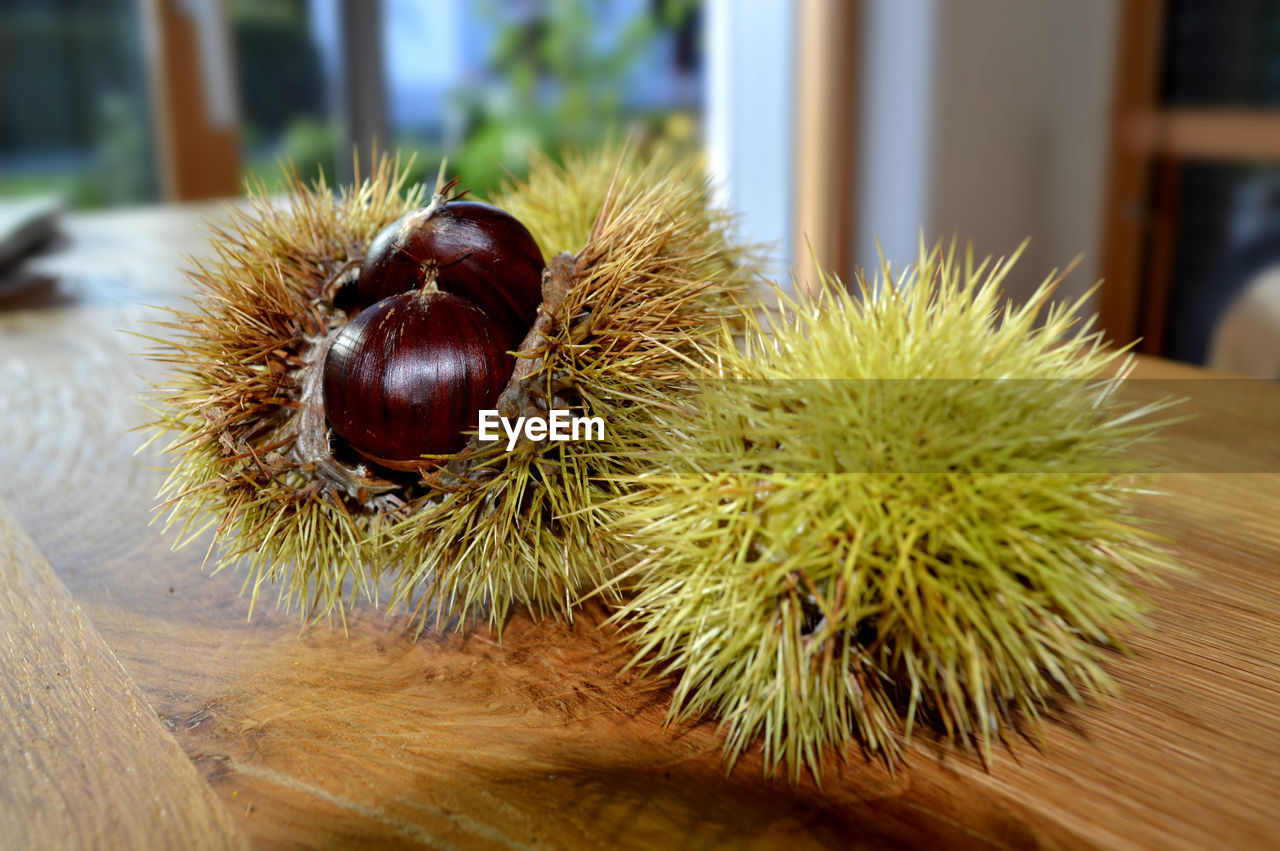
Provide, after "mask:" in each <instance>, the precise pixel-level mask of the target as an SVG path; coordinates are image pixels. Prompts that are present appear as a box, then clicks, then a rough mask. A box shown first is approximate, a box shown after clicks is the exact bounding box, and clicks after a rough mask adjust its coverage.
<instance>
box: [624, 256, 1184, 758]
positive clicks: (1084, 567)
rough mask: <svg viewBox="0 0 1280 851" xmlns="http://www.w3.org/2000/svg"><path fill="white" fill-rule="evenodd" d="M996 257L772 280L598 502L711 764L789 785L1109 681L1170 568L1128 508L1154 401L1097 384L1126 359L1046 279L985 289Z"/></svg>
mask: <svg viewBox="0 0 1280 851" xmlns="http://www.w3.org/2000/svg"><path fill="white" fill-rule="evenodd" d="M1015 257H1016V255H1015ZM1013 260H1014V258H1010V259H1008V260H1003V261H1001V262H998V263H995V264H994V265H992V264H989V263H983V264H978V265H975V263H974V261H973V258H972V257H971V256H969V255H965V256H961V257H957V256H956V255H955V252H954V249H952V250H951V251H949V252H945V253H944V252H943V251H942V250H940V249H938V248H935V249H933V250H929V251H926V250H925V249H924V247H923V246H922V247H921V252H920V255H919V258H918V261H917V262H916V263H915V264H914V265H913V266H912V267H910V268H909V269H908V270H907V271H906V272H905V273H904V274H902V275H900V276H899V277H897V278H896V279H895V278H894V277H893V275H892V273H891V270H889V269H888V268H885V269H882V270H881V271H882V275H881V277H880V279H879V280H877V281H875V282H867V281H865V280H863V279H861V278H860V279H859V280H858V281H857V286H856V287H855V289H854V292H853V294H850V293H849V292H847V291H846V290H845V289H844V288H843V286H841V285H840V284H839V282H837V281H833V280H831V279H828V278H825V277H824V278H822V280H821V285H820V287H819V293H818V295H817V296H816V297H815V298H813V299H800V300H791V299H788V298H787V297H785V296H781V294H779V295H780V297H781V300H782V308H781V310H780V311H779V312H777V313H775V314H773V315H772V316H771V320H756V321H753V322H752V323H751V324H750V325H749V327H748V328H747V329H746V331H745V334H743V335H741V336H737V335H735V333H734V332H733V330H732V329H726V330H725V332H724V334H723V335H722V337H721V339H720V341H719V344H718V346H717V347H716V349H715V350H714V351H713V352H712V353H711V356H712V357H713V358H714V359H715V360H717V362H718V363H719V364H720V372H719V378H718V380H715V381H708V382H705V383H703V385H702V387H701V390H700V392H699V394H698V395H697V396H696V400H695V401H693V402H692V403H691V404H688V405H685V406H684V407H682V408H680V409H679V410H675V411H670V412H667V413H665V414H664V415H663V418H662V422H661V424H660V428H659V430H658V431H657V432H656V441H657V443H656V444H655V445H654V446H652V447H650V450H649V453H648V462H649V465H650V469H649V470H648V471H646V472H644V473H642V474H641V475H639V476H636V477H634V478H632V479H629V480H628V481H627V482H626V488H627V493H626V495H624V496H622V497H620V499H619V501H618V505H616V506H615V509H616V510H615V512H614V523H613V526H612V531H613V533H614V534H615V535H616V536H617V537H618V538H619V539H620V540H621V541H622V542H623V543H624V544H625V545H627V546H628V547H629V550H630V551H629V555H628V559H629V564H630V567H629V568H628V570H627V572H626V573H625V574H623V575H622V576H621V577H620V579H619V580H618V581H619V582H620V583H621V584H623V585H625V586H626V587H628V588H630V589H631V591H632V596H630V597H629V598H628V599H627V600H626V601H625V602H624V604H623V605H622V606H621V608H620V609H619V610H618V612H617V614H616V615H615V618H614V619H615V621H616V622H617V623H618V624H620V625H621V626H622V627H623V628H624V630H625V634H626V635H627V637H628V639H629V640H630V641H631V642H632V643H633V644H634V645H635V647H636V648H637V650H638V653H637V657H636V663H637V664H640V665H642V666H643V667H646V668H649V669H653V670H657V671H660V672H662V673H666V674H672V675H674V676H675V683H676V684H675V691H674V698H673V706H672V710H671V715H672V718H674V719H682V718H686V717H690V716H713V717H716V718H718V719H720V721H721V722H722V724H723V727H724V729H725V731H726V734H727V739H726V745H725V747H726V752H727V758H728V760H729V764H730V765H732V764H733V761H734V760H735V759H736V758H737V757H738V756H739V755H740V754H741V753H742V752H743V751H744V750H745V749H747V748H748V747H750V746H753V745H755V744H759V746H760V747H761V748H762V750H763V755H764V760H765V766H766V771H768V772H769V773H771V774H772V773H774V772H777V771H779V770H782V769H785V770H786V771H787V772H788V773H789V774H790V776H791V777H792V778H796V777H798V776H799V775H800V773H801V772H802V771H803V770H804V769H805V768H807V769H809V770H811V771H812V772H813V773H814V774H815V775H816V774H819V773H820V772H821V768H822V764H823V760H824V755H825V754H828V753H830V752H833V751H834V752H838V753H840V754H841V755H844V754H846V753H847V752H848V750H849V749H850V748H851V747H853V746H855V745H856V746H858V747H860V748H862V749H863V750H865V751H867V752H870V753H876V754H879V755H881V756H882V757H883V758H884V759H885V760H886V761H888V762H889V763H890V764H894V763H896V762H897V761H898V760H899V759H901V757H902V747H903V744H904V742H905V740H906V739H907V738H908V737H909V736H910V734H911V729H912V727H913V725H915V724H917V723H919V722H921V721H925V722H928V723H929V724H930V725H931V726H934V727H936V728H937V729H939V730H941V731H942V732H943V733H944V734H945V735H946V736H948V737H949V738H951V739H953V740H955V741H957V742H959V743H962V744H964V745H976V746H977V747H978V748H979V749H980V750H981V751H982V753H983V755H984V757H986V756H989V747H990V743H991V740H992V738H993V737H997V736H1000V735H1003V733H1004V731H1005V730H1007V729H1009V728H1010V727H1011V725H1013V724H1015V723H1017V719H1019V718H1020V719H1023V720H1024V721H1025V722H1026V723H1028V724H1030V725H1031V726H1033V727H1034V725H1035V724H1036V723H1037V719H1038V718H1039V716H1040V713H1041V712H1042V711H1043V710H1044V708H1045V707H1046V705H1047V704H1048V702H1049V701H1051V700H1053V699H1055V698H1056V697H1057V696H1058V695H1063V694H1065V695H1069V696H1070V697H1072V698H1075V699H1077V700H1078V699H1082V697H1083V696H1086V695H1090V694H1098V693H1106V692H1109V691H1110V690H1111V688H1112V685H1111V681H1110V680H1109V679H1108V676H1107V673H1106V670H1105V665H1104V662H1105V657H1106V655H1107V653H1108V652H1110V651H1111V650H1112V649H1114V648H1122V647H1123V645H1122V636H1123V634H1124V632H1125V631H1126V630H1127V629H1128V628H1130V627H1132V626H1133V625H1134V624H1136V623H1138V622H1139V621H1140V617H1141V614H1142V611H1143V603H1142V598H1141V595H1140V593H1139V585H1140V583H1141V582H1142V581H1144V580H1146V579H1148V578H1151V577H1153V576H1156V575H1158V574H1159V573H1160V571H1161V570H1162V568H1164V567H1166V566H1167V560H1166V557H1165V556H1164V555H1162V554H1161V552H1160V551H1159V550H1158V548H1157V547H1156V546H1155V544H1154V543H1153V539H1152V536H1151V535H1150V534H1149V533H1148V532H1147V531H1146V530H1145V528H1144V524H1143V523H1142V521H1141V520H1140V519H1139V518H1137V517H1135V516H1133V515H1132V513H1131V512H1130V511H1128V510H1127V508H1126V498H1127V497H1128V496H1129V495H1130V494H1131V493H1132V492H1133V490H1134V489H1135V488H1136V487H1138V486H1139V483H1140V481H1141V478H1140V477H1135V474H1138V473H1140V472H1141V471H1142V469H1143V466H1142V463H1141V462H1140V461H1138V460H1136V457H1135V455H1134V454H1133V453H1131V452H1130V449H1131V448H1132V446H1133V445H1134V444H1135V443H1138V442H1141V441H1143V440H1145V439H1147V438H1149V437H1150V436H1151V435H1152V433H1153V430H1154V429H1155V428H1156V426H1155V425H1152V424H1150V423H1149V420H1147V419H1144V417H1146V416H1147V415H1149V414H1151V413H1153V412H1154V411H1155V410H1157V409H1158V408H1159V407H1160V406H1159V405H1157V406H1151V407H1148V408H1144V409H1140V410H1132V409H1129V408H1127V407H1126V406H1124V405H1123V404H1121V403H1120V402H1118V401H1117V400H1116V396H1115V390H1116V388H1117V382H1118V380H1119V379H1102V378H1099V375H1100V374H1101V373H1103V372H1104V371H1105V370H1107V369H1111V370H1113V371H1114V370H1116V368H1117V367H1119V372H1120V373H1123V372H1124V371H1125V369H1124V365H1123V362H1124V359H1125V358H1126V357H1127V355H1125V354H1124V353H1123V352H1117V351H1113V350H1109V349H1107V348H1105V347H1104V346H1103V343H1102V339H1101V335H1100V334H1099V333H1094V332H1091V330H1090V328H1091V324H1092V320H1090V321H1088V322H1081V321H1080V317H1079V314H1080V312H1081V309H1082V308H1083V305H1084V302H1085V300H1084V299H1080V300H1079V301H1075V302H1073V303H1070V304H1065V305H1052V306H1047V305H1048V302H1049V299H1050V296H1051V293H1052V290H1053V288H1054V286H1055V282H1054V281H1052V280H1051V281H1048V282H1046V283H1045V285H1043V286H1042V287H1041V288H1040V289H1039V290H1038V291H1037V292H1036V294H1035V295H1034V296H1033V297H1032V298H1031V299H1030V301H1029V302H1028V303H1027V304H1026V306H1023V307H1013V306H1010V305H1006V304H1002V303H1001V298H1000V295H999V286H1000V282H1001V281H1002V279H1003V278H1004V277H1005V276H1006V274H1007V273H1008V271H1009V268H1010V266H1011V265H1012V263H1013Z"/></svg>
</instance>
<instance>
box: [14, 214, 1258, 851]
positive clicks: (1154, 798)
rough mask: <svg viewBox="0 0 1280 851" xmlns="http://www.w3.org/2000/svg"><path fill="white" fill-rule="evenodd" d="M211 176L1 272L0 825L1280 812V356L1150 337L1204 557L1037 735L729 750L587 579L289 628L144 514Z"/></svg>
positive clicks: (369, 842)
mask: <svg viewBox="0 0 1280 851" xmlns="http://www.w3.org/2000/svg"><path fill="white" fill-rule="evenodd" d="M216 211H217V209H216V208H185V209H173V208H166V209H152V210H139V211H129V212H119V213H111V214H103V215H94V216H81V217H73V218H72V219H71V220H70V221H69V222H68V230H69V235H70V238H71V242H70V246H69V248H68V249H67V250H66V251H65V252H63V253H62V254H60V255H56V256H52V257H49V258H46V259H44V260H42V261H41V263H40V264H39V266H38V269H39V270H40V271H42V272H44V273H47V274H48V275H49V276H50V279H49V280H48V281H46V283H45V284H44V285H43V286H40V287H37V288H35V289H33V290H29V291H27V292H26V293H25V294H24V295H19V296H11V297H9V298H6V299H3V301H0V429H2V431H0V434H3V437H2V438H0V499H2V500H3V502H4V505H3V507H0V579H2V580H3V581H2V582H0V641H2V642H3V644H2V649H3V658H2V659H0V665H3V668H4V672H3V677H2V678H0V777H2V778H3V780H2V781H0V831H2V832H0V836H2V837H3V839H0V845H6V846H7V847H18V848H22V847H31V848H36V847H39V848H46V847H58V846H91V847H104V848H106V847H192V846H199V845H205V846H210V847H226V846H234V847H240V846H244V845H246V844H248V845H255V846H265V847H275V846H308V847H317V846H341V847H385V846H388V845H406V846H414V845H423V846H428V847H436V846H439V847H463V848H473V847H486V848H487V847H512V846H514V847H526V846H530V847H533V846H549V847H568V848H575V847H615V846H616V847H623V848H646V847H668V846H672V847H709V846H731V847H772V846H785V847H787V848H788V849H801V848H809V847H822V846H836V847H849V846H854V847H861V846H867V847H879V846H899V845H906V846H926V847H941V846H953V845H954V846H962V847H967V846H998V847H1031V846H1044V847H1083V846H1104V847H1150V848H1166V847H1186V848H1204V847H1225V846H1235V847H1262V846H1265V845H1268V844H1271V845H1274V844H1275V843H1276V842H1280V535H1278V534H1277V522H1278V521H1280V387H1275V386H1271V385H1267V384H1264V383H1261V382H1253V381H1222V380H1216V381H1215V380H1200V379H1203V378H1206V377H1207V376H1208V374H1207V373H1202V372H1199V371H1196V370H1191V369H1189V368H1184V367H1177V366H1174V365H1172V364H1165V363H1161V362H1156V361H1145V362H1143V364H1142V366H1141V370H1140V375H1141V376H1145V377H1148V378H1154V379H1166V380H1167V379H1187V380H1186V381H1185V382H1179V383H1178V384H1177V385H1176V387H1174V386H1173V385H1169V384H1163V385H1159V386H1155V385H1152V384H1137V385H1135V391H1134V392H1148V391H1150V392H1156V391H1162V390H1167V389H1170V388H1171V387H1174V389H1175V390H1176V392H1178V393H1182V394H1185V395H1188V396H1189V397H1190V399H1191V402H1190V403H1189V405H1188V407H1190V408H1195V409H1196V410H1197V411H1198V413H1200V415H1201V416H1200V417H1199V418H1198V419H1197V420H1196V421H1194V422H1192V423H1190V424H1188V425H1185V426H1181V427H1179V428H1177V429H1175V430H1174V431H1173V432H1171V433H1170V436H1169V438H1168V439H1167V440H1166V442H1165V443H1164V444H1163V445H1162V446H1161V447H1160V448H1159V449H1158V451H1159V452H1160V453H1161V454H1162V457H1164V458H1165V460H1166V461H1167V462H1168V464H1169V469H1170V470H1171V471H1172V472H1170V474H1168V475H1167V476H1165V477H1164V478H1163V479H1162V480H1161V485H1162V488H1163V490H1164V491H1165V493H1164V494H1161V495H1155V494H1153V495H1150V496H1147V497H1143V498H1142V500H1141V510H1142V511H1143V512H1145V513H1147V514H1148V515H1149V516H1151V517H1153V518H1155V519H1156V520H1157V521H1158V523H1159V525H1160V527H1161V528H1162V529H1163V530H1164V531H1165V532H1167V533H1168V534H1169V535H1170V536H1172V544H1171V546H1172V549H1173V550H1174V552H1175V554H1176V555H1177V557H1178V559H1179V561H1180V562H1181V563H1182V564H1183V565H1185V567H1186V568H1187V572H1186V573H1185V574H1182V575H1177V576H1173V577H1171V578H1170V579H1169V580H1168V582H1167V583H1166V584H1165V585H1163V586H1161V587H1156V588H1153V589H1152V591H1151V594H1152V597H1153V600H1154V602H1155V604H1156V607H1157V608H1156V611H1155V613H1154V615H1153V617H1152V625H1153V627H1154V631H1153V632H1152V633H1150V634H1144V635H1139V636H1137V637H1135V638H1134V640H1133V647H1134V650H1135V654H1134V656H1133V657H1132V658H1117V659H1116V660H1115V663H1114V665H1113V666H1112V670H1113V671H1114V673H1115V676H1116V678H1117V680H1118V682H1119V684H1120V686H1121V688H1122V689H1123V691H1124V697H1123V699H1121V700H1117V701H1113V702H1111V703H1110V704H1109V705H1107V706H1105V707H1099V706H1090V707H1088V708H1070V709H1067V710H1066V711H1065V712H1064V715H1063V717H1062V719H1061V720H1060V721H1058V722H1056V723H1054V724H1053V725H1052V726H1051V727H1050V729H1049V730H1048V733H1047V736H1046V740H1045V743H1044V748H1043V750H1038V749H1037V748H1036V747H1034V746H1033V744H1032V743H1031V742H1028V741H1022V740H1018V741H1015V742H1014V743H1013V744H1012V745H1011V746H1010V747H1009V748H1008V749H1006V750H1000V751H998V752H997V753H996V754H995V758H994V761H993V765H992V766H991V769H990V770H989V771H987V770H984V769H983V768H982V767H981V765H980V764H979V763H977V762H976V761H975V759H974V758H972V757H971V756H967V755H964V754H957V753H950V752H948V751H947V750H946V749H945V748H944V747H942V746H940V745H938V744H936V743H935V742H933V741H930V740H928V739H927V738H918V739H917V740H916V742H915V743H914V744H913V753H912V757H911V762H910V765H909V767H908V768H906V769H904V770H900V771H899V772H897V774H896V775H892V776H891V775H890V774H888V773H887V772H886V771H885V770H884V769H883V768H881V767H879V766H877V765H874V764H868V763H866V762H864V761H863V760H862V759H861V758H860V757H858V756H851V757H850V759H849V760H848V761H847V762H846V763H843V764H840V763H838V761H837V762H836V764H833V765H832V766H831V768H830V771H829V772H828V774H827V776H826V777H824V779H823V785H822V788H821V789H819V788H817V787H816V786H815V785H814V784H813V783H812V782H810V781H806V782H805V783H803V784H802V785H801V786H800V787H799V788H791V787H789V786H788V785H786V784H785V783H783V782H767V781H765V780H763V779H762V776H761V764H760V761H759V758H758V756H757V755H754V754H753V755H749V756H748V757H747V758H745V759H744V760H743V761H742V762H741V763H740V764H739V766H738V768H737V769H736V770H735V771H734V772H733V774H732V775H730V776H728V777H726V776H725V775H724V772H723V768H722V765H721V762H720V756H719V748H720V741H719V739H718V737H717V735H716V731H715V727H714V725H713V724H711V723H703V724H686V725H677V726H674V727H670V728H665V729H664V727H663V716H664V712H665V710H666V706H667V700H668V692H667V691H666V689H665V687H664V686H663V684H662V683H659V682H653V681H647V680H637V679H635V678H634V677H621V678H620V677H619V675H618V671H619V668H620V667H621V665H622V664H623V662H624V661H625V659H626V658H627V654H626V652H625V651H624V650H623V649H620V647H619V646H618V644H617V643H616V641H615V639H614V637H613V636H612V635H611V634H610V633H609V632H608V631H605V630H602V629H600V628H599V626H598V624H599V621H600V618H601V612H599V611H596V610H588V611H586V612H585V613H583V614H582V615H581V616H580V617H578V618H577V619H576V620H575V622H574V623H573V624H572V625H569V624H565V623H560V622H555V621H543V622H534V621H531V620H530V619H529V618H528V617H527V616H525V615H524V614H515V615H513V616H512V618H511V622H510V625H509V626H508V627H507V630H506V632H505V634H504V639H503V643H502V645H501V646H499V645H498V644H497V643H495V641H494V640H493V639H492V638H491V637H490V636H489V635H488V634H486V633H484V632H472V633H470V634H466V635H458V634H445V635H438V634H426V635H424V636H422V637H421V638H420V639H418V640H416V641H415V640H414V639H413V637H412V634H411V631H410V625H409V623H408V621H407V619H406V617H405V616H404V615H403V614H398V615H387V614H384V613H381V612H379V611H376V610H372V609H370V608H368V607H365V606H360V607H358V608H357V609H356V610H355V611H354V612H352V613H351V614H350V615H349V616H348V618H347V619H346V623H345V625H344V624H343V623H341V622H335V623H333V624H331V625H328V626H326V625H320V626H318V627H314V628H312V629H309V630H306V631H300V630H299V627H298V623H297V621H296V620H295V618H294V617H293V616H292V615H287V614H281V613H279V612H277V611H275V610H274V608H273V607H272V605H271V602H272V601H271V600H270V597H269V595H264V596H265V598H266V603H265V604H264V605H261V606H260V607H259V609H258V610H257V611H255V612H253V613H252V616H250V612H249V610H248V600H247V598H246V597H244V596H241V595H240V594H239V593H238V592H239V584H240V581H241V577H239V576H236V575H233V574H231V573H223V574H219V575H216V576H210V575H208V574H206V573H204V572H202V571H201V569H200V563H201V560H202V557H203V552H202V551H201V549H200V548H199V547H192V548H190V549H188V550H184V551H181V552H179V553H171V552H170V551H169V543H170V539H168V538H165V537H162V536H161V535H160V533H159V531H158V529H156V528H150V527H148V523H149V522H150V521H151V520H152V517H153V514H152V511H151V506H152V501H153V495H154V493H155V491H156V488H157V486H158V484H159V481H160V473H159V472H158V470H156V469H154V465H155V464H156V463H157V462H156V460H155V459H154V457H152V456H150V455H147V454H143V455H134V451H135V449H136V448H137V447H138V446H139V444H140V443H141V437H140V435H138V434H136V433H130V432H129V431H128V429H129V428H130V427H132V426H135V425H138V424H139V423H140V422H142V421H143V420H144V419H145V414H144V412H143V411H142V410H141V409H140V407H139V406H138V405H137V404H136V403H135V402H134V401H133V400H132V398H131V396H132V395H133V394H135V393H136V392H138V391H139V390H140V389H141V387H142V382H143V377H144V376H147V375H152V374H154V371H153V367H152V366H151V365H149V364H147V363H146V362H144V361H142V360H141V359H139V358H138V357H137V356H136V353H137V352H138V351H139V350H140V349H141V348H142V343H141V341H140V340H139V339H138V338H136V337H131V336H128V335H127V334H124V333H121V332H122V331H139V330H143V331H145V325H144V324H143V323H145V321H146V320H147V319H148V318H154V313H153V312H152V311H150V310H149V309H148V308H146V307H144V306H143V305H144V304H148V303H150V304H157V303H171V302H174V301H175V300H177V299H179V298H180V297H181V296H182V294H183V293H184V291H185V285H184V282H183V280H182V278H181V276H180V275H179V273H178V272H177V271H176V267H177V266H178V265H179V264H180V263H181V255H183V254H184V253H199V252H201V251H202V250H203V249H202V244H203V237H202V234H201V231H200V229H199V227H198V224H197V223H198V222H199V221H200V219H201V218H202V217H203V216H205V215H208V214H210V213H211V212H212V213H216Z"/></svg>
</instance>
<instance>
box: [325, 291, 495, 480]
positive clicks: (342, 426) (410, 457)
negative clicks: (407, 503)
mask: <svg viewBox="0 0 1280 851" xmlns="http://www.w3.org/2000/svg"><path fill="white" fill-rule="evenodd" d="M513 367H514V359H513V358H512V356H511V355H510V354H509V353H508V352H507V343H506V338H505V335H504V334H503V332H502V330H501V329H500V328H499V327H498V326H497V324H496V323H495V322H494V321H493V320H492V319H490V318H489V317H488V316H487V315H485V313H484V312H483V311H481V310H480V308H478V307H477V306H476V305H474V304H472V303H471V302H469V301H466V300H465V299H462V298H460V297H458V296H455V295H452V294H450V293H446V292H440V291H439V290H438V289H437V288H436V287H435V285H434V283H433V282H428V283H427V285H426V286H424V287H423V288H422V289H421V290H418V291H415V292H409V293H401V294H399V295H394V296H391V297H389V298H385V299H383V300H381V301H379V302H377V303H376V304H374V305H373V306H371V307H368V308H365V309H364V310H363V311H361V312H360V313H359V314H358V315H357V316H356V317H355V318H354V319H353V320H352V321H351V322H350V323H348V324H347V325H346V326H345V327H344V328H343V329H342V330H341V331H339V332H338V334H337V336H336V337H335V338H334V341H333V344H332V346H331V347H330V348H329V352H328V354H327V355H326V359H325V365H324V404H325V412H326V415H327V417H328V421H329V426H330V428H332V429H333V431H334V432H335V433H336V434H338V436H340V437H341V438H342V439H343V440H345V441H346V442H347V443H348V444H349V445H350V446H351V447H352V448H353V449H355V450H356V451H357V452H359V453H360V454H361V455H363V456H365V457H366V458H368V459H369V460H371V461H373V462H375V463H377V464H380V465H381V466H383V467H387V468H390V469H393V470H422V469H425V468H428V467H430V466H433V464H434V463H435V462H431V461H425V462H424V461H423V459H422V456H423V455H441V454H446V453H452V452H457V451H458V450H460V449H462V447H463V446H464V445H465V443H466V435H465V434H464V432H465V431H466V430H468V429H474V428H475V427H476V426H477V424H478V422H479V411H480V410H481V409H485V408H492V407H493V406H494V403H495V402H496V401H497V398H498V396H499V394H500V393H501V392H502V390H503V387H504V386H505V385H506V382H507V380H508V379H509V378H510V377H511V372H512V369H513Z"/></svg>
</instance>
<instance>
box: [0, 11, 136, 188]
mask: <svg viewBox="0 0 1280 851" xmlns="http://www.w3.org/2000/svg"><path fill="white" fill-rule="evenodd" d="M141 32H142V28H141V23H140V19H139V9H138V3H137V2H136V0H5V2H4V3H3V4H0V196H24V195H34V194H42V193H57V194H60V195H62V196H63V197H65V198H66V199H67V200H68V202H70V203H72V204H73V205H75V206H79V207H98V206H105V205H114V204H130V203H138V202H141V201H146V200H150V199H153V198H154V197H155V195H156V186H155V170H154V165H153V163H154V152H153V148H152V144H151V132H150V129H149V124H148V99H147V91H146V83H145V79H146V75H145V69H144V67H143V63H142V45H141Z"/></svg>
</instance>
